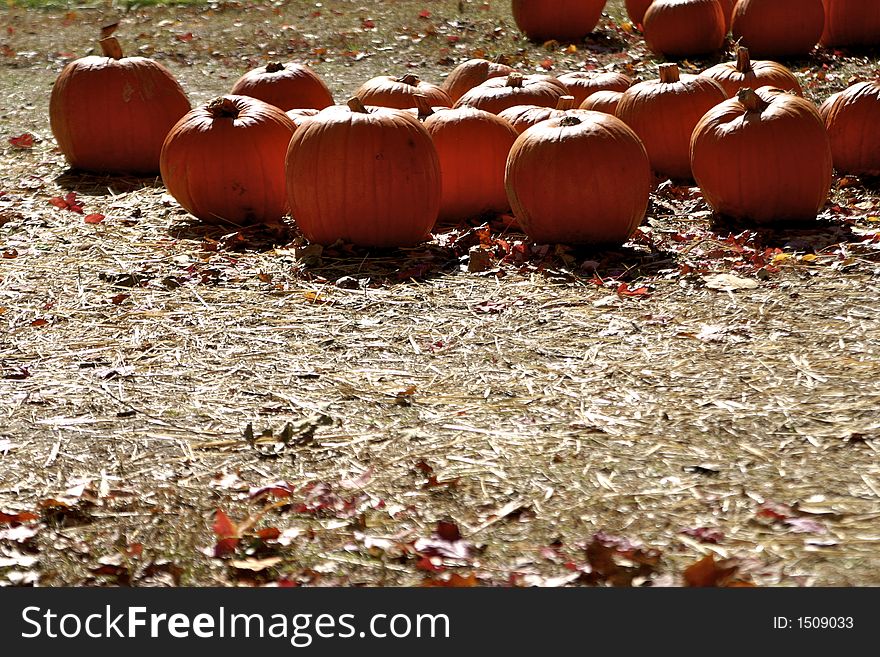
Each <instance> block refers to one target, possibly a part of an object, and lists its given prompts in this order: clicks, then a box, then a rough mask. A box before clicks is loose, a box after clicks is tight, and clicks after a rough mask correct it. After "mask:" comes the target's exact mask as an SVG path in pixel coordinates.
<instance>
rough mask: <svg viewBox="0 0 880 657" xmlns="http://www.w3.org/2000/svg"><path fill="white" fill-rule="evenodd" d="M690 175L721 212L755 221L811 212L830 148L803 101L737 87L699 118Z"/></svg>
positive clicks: (823, 183) (824, 189)
mask: <svg viewBox="0 0 880 657" xmlns="http://www.w3.org/2000/svg"><path fill="white" fill-rule="evenodd" d="M691 162H692V167H693V172H694V178H695V179H696V181H697V184H698V185H699V186H700V189H702V190H703V196H704V197H705V198H706V201H707V202H708V203H709V205H710V206H712V208H713V209H714V210H715V212H717V213H718V214H720V215H722V216H727V217H732V218H735V219H740V220H748V221H752V222H755V223H758V224H771V223H784V222H787V221H800V220H806V219H814V218H815V217H816V214H817V213H818V212H819V210H820V209H821V208H822V206H823V205H824V204H825V201H826V200H827V198H828V191H829V190H830V188H831V173H832V172H831V147H830V144H829V142H828V135H827V134H826V132H825V126H824V125H823V124H822V119H821V118H820V116H819V113H818V112H817V111H816V108H815V107H814V106H813V104H812V103H810V102H809V101H808V100H804V99H803V98H800V97H798V96H794V95H791V94H788V93H786V92H784V91H780V90H778V89H772V88H771V87H762V88H760V89H758V90H754V89H741V90H740V91H739V92H738V94H737V97H736V98H731V99H730V100H727V101H725V102H724V103H721V104H720V105H718V106H717V107H715V108H714V109H712V110H711V111H709V112H708V113H707V114H706V116H704V117H703V119H702V120H701V121H700V123H699V124H698V125H697V127H696V129H695V130H694V134H693V139H692V141H691Z"/></svg>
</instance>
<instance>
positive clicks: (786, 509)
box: [757, 502, 795, 520]
mask: <svg viewBox="0 0 880 657" xmlns="http://www.w3.org/2000/svg"><path fill="white" fill-rule="evenodd" d="M757 515H758V517H759V518H771V519H772V520H786V519H788V518H792V517H794V515H795V513H794V511H793V510H792V508H791V507H790V506H788V505H787V504H778V503H777V502H764V503H763V504H762V505H761V506H759V507H758V513H757Z"/></svg>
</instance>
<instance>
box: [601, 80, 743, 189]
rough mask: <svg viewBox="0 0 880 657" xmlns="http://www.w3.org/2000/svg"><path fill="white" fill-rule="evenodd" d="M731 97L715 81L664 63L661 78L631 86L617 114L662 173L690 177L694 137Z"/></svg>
mask: <svg viewBox="0 0 880 657" xmlns="http://www.w3.org/2000/svg"><path fill="white" fill-rule="evenodd" d="M726 99H727V94H726V93H725V92H724V89H723V88H722V87H721V85H719V84H718V83H717V82H715V80H713V79H711V78H707V77H705V76H699V75H687V74H684V75H682V74H681V73H680V72H679V70H678V66H676V65H675V64H661V65H660V78H659V79H658V80H648V81H646V82H640V83H638V84H635V85H633V86H632V87H630V88H629V89H627V90H626V91H625V92H624V93H623V96H622V97H621V99H620V102H619V104H618V105H617V112H616V115H617V117H618V118H619V119H621V120H623V122H624V123H626V124H627V125H628V126H629V127H630V128H632V129H633V130H634V131H635V133H636V134H637V135H638V136H639V138H640V139H641V140H642V141H643V142H644V144H645V148H646V149H647V151H648V156H649V157H650V158H651V167H652V168H653V169H654V171H656V172H657V173H658V174H660V175H661V176H666V177H669V178H673V179H677V180H690V178H691V167H690V150H689V149H690V140H691V133H693V131H694V126H696V125H697V123H698V122H699V120H700V119H701V118H702V117H703V115H704V114H705V113H706V112H708V111H709V110H710V109H712V108H713V107H715V105H717V104H718V103H720V102H722V101H723V100H726Z"/></svg>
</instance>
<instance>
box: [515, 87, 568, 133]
mask: <svg viewBox="0 0 880 657" xmlns="http://www.w3.org/2000/svg"><path fill="white" fill-rule="evenodd" d="M575 107H576V105H575V100H574V96H562V97H561V98H560V99H559V102H558V103H557V104H556V107H555V108H553V107H541V106H539V105H514V106H513V107H508V108H507V109H506V110H504V111H503V112H500V113H499V114H498V116H500V117H501V118H502V119H504V120H505V121H508V122H509V123H510V125H512V126H513V129H514V130H516V132H517V134H521V133H523V132H525V131H526V130H528V129H529V128H531V127H532V126H533V125H535V124H536V123H540V122H541V121H547V120H549V119H561V118H562V117H563V116H566V115H567V114H572V113H574V114H576V113H577V112H579V111H580V110H577V109H575Z"/></svg>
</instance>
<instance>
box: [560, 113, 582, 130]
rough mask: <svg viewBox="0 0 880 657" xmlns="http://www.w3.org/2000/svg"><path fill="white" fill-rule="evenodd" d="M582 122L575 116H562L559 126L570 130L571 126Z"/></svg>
mask: <svg viewBox="0 0 880 657" xmlns="http://www.w3.org/2000/svg"><path fill="white" fill-rule="evenodd" d="M581 123H583V121H581V120H580V118H578V117H577V116H572V115H571V114H569V115H568V116H563V117H562V118H561V119H559V125H560V126H562V127H564V128H570V127H571V126H573V125H580V124H581Z"/></svg>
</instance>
